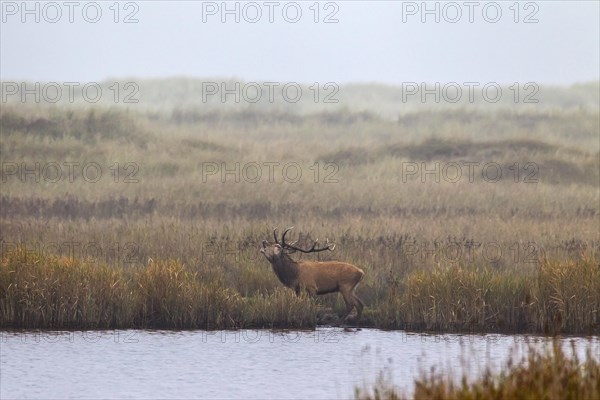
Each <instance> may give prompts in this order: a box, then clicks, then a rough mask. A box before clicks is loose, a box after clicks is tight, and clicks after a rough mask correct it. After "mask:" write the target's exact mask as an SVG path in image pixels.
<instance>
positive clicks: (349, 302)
mask: <svg viewBox="0 0 600 400" xmlns="http://www.w3.org/2000/svg"><path fill="white" fill-rule="evenodd" d="M340 293H341V294H342V297H343V298H344V302H345V303H346V312H345V313H344V316H343V317H341V318H340V321H341V322H344V321H345V320H346V318H348V315H350V313H351V312H352V309H353V308H354V307H355V303H354V299H353V295H352V292H351V291H349V290H340Z"/></svg>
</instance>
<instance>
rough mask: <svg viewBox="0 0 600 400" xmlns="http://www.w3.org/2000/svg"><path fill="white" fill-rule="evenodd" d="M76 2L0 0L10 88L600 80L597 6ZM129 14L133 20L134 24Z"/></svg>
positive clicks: (4, 77) (3, 57) (593, 3)
mask: <svg viewBox="0 0 600 400" xmlns="http://www.w3.org/2000/svg"><path fill="white" fill-rule="evenodd" d="M75 3H76V5H74V6H73V7H72V8H71V6H68V5H65V4H64V3H63V1H58V2H56V3H53V4H50V5H48V4H46V3H44V2H28V3H27V8H28V9H29V10H30V11H31V12H30V13H27V12H26V10H24V9H23V7H22V2H21V1H15V2H11V1H3V2H2V26H1V32H0V33H1V39H0V44H1V54H0V56H1V57H0V58H1V61H0V66H1V71H0V72H1V79H2V80H30V81H78V82H90V81H99V80H104V79H107V78H118V77H144V78H151V77H172V76H190V77H233V78H237V79H244V80H247V81H253V80H271V81H295V82H326V81H333V82H337V83H347V82H373V81H375V82H383V83H395V84H399V83H401V82H470V81H473V82H482V81H484V82H489V81H493V82H499V83H511V82H526V81H534V82H537V83H542V84H543V83H550V84H571V83H575V82H584V81H591V80H598V79H599V72H598V71H599V70H600V62H599V51H600V44H599V37H600V28H599V27H600V21H599V19H600V16H599V15H600V9H599V4H600V3H599V2H598V1H586V2H566V1H564V2H562V1H537V2H528V3H527V2H521V3H519V4H518V5H517V6H516V7H515V6H514V2H512V1H509V2H498V3H493V2H472V3H473V5H472V6H471V5H468V4H465V3H466V2H463V1H458V2H455V3H444V2H428V3H427V8H428V9H429V10H432V13H430V14H423V11H424V10H423V7H422V3H421V2H420V1H419V2H391V1H387V2H384V1H381V2H366V1H336V2H329V3H327V2H320V3H318V4H317V5H316V6H315V5H314V3H315V2H314V1H309V2H297V3H291V2H285V1H278V2H271V3H269V2H261V1H259V2H255V3H252V4H247V3H246V2H228V3H227V5H226V7H227V8H228V9H230V10H234V12H233V13H231V14H223V6H222V4H223V3H222V2H221V1H218V2H161V1H152V2H150V1H137V2H129V3H126V2H121V3H119V4H118V7H115V6H114V5H113V4H114V2H113V1H109V2H98V3H91V2H75ZM96 5H97V6H98V7H96ZM117 8H118V12H117ZM236 8H237V10H238V12H236V11H235V10H236ZM436 8H437V12H436ZM84 9H85V11H84ZM98 9H99V10H100V12H101V15H100V16H97V11H98ZM317 9H318V13H317V12H316V11H317ZM298 10H299V11H300V12H301V15H298V14H297V13H298ZM498 12H500V14H498ZM258 13H260V15H259V14H258ZM70 14H71V15H70ZM236 14H237V15H236ZM236 17H237V18H239V22H236V21H235V19H236ZM436 17H437V18H439V22H436ZM36 18H39V22H36ZM70 18H71V19H72V20H73V22H70V21H69V19H70ZM127 18H128V19H129V20H131V21H133V23H125V22H124V20H125V19H127ZM223 18H225V22H222V19H223ZM326 18H327V19H328V20H329V21H330V22H331V23H325V21H324V20H325V19H326ZM86 19H87V20H86ZM115 19H116V20H117V21H118V22H114V21H115ZM270 19H272V20H273V22H270V21H269V20H270ZM315 19H317V22H315ZM423 19H425V21H424V22H423ZM470 19H472V21H473V22H470V21H469V20H470ZM23 20H25V22H23ZM54 20H57V22H54V23H53V22H52V21H54ZM94 20H97V22H95V23H94V22H92V21H94ZM135 20H137V22H135ZM295 20H297V22H293V21H295ZM336 20H337V22H336ZM515 20H516V21H517V22H515ZM525 20H527V21H529V22H530V23H526V22H525ZM252 21H256V22H252ZM452 21H455V22H452ZM494 21H495V22H494Z"/></svg>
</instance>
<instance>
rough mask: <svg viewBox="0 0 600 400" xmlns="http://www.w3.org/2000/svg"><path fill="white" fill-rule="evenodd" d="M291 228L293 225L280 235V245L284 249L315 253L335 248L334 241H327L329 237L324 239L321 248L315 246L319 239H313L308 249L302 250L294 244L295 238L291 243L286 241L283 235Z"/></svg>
mask: <svg viewBox="0 0 600 400" xmlns="http://www.w3.org/2000/svg"><path fill="white" fill-rule="evenodd" d="M292 229H294V227H293V226H292V227H291V228H287V229H286V230H285V232H284V233H283V236H282V237H281V247H283V248H284V249H288V250H294V251H301V252H302V253H317V252H319V251H325V250H329V251H333V249H335V243H329V239H327V240H326V245H325V247H322V248H317V243H318V242H319V239H317V240H315V242H314V243H313V245H312V247H311V248H310V249H308V250H304V249H301V248H299V247H296V246H294V244H296V242H297V240H296V241H295V242H293V243H286V242H285V235H286V233H288V232H289V231H291V230H292Z"/></svg>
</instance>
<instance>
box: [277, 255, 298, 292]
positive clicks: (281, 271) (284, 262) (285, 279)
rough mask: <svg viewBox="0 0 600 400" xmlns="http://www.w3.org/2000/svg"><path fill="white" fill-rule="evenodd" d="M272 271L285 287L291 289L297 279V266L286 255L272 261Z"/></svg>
mask: <svg viewBox="0 0 600 400" xmlns="http://www.w3.org/2000/svg"><path fill="white" fill-rule="evenodd" d="M272 266H273V271H274V272H275V275H277V278H279V280H280V281H281V283H283V284H284V285H285V286H288V287H292V286H294V285H295V283H296V281H297V279H298V264H297V263H296V262H295V261H294V260H292V258H291V257H290V256H288V255H287V254H282V255H281V257H279V258H276V259H275V260H273V263H272Z"/></svg>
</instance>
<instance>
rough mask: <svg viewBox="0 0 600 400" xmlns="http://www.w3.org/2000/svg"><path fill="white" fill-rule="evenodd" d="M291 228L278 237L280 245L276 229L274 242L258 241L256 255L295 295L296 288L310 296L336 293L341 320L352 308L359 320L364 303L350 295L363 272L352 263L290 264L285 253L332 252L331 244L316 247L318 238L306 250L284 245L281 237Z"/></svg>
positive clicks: (290, 260) (311, 262)
mask: <svg viewBox="0 0 600 400" xmlns="http://www.w3.org/2000/svg"><path fill="white" fill-rule="evenodd" d="M291 229H292V228H288V229H286V231H285V232H283V235H282V236H281V242H279V240H277V228H275V229H274V230H273V237H274V238H275V243H269V242H267V241H266V240H263V242H262V248H261V249H260V252H261V253H263V254H264V255H265V257H266V258H267V260H269V262H270V263H271V265H272V266H273V272H275V275H277V278H279V280H280V281H281V283H283V284H284V285H285V286H287V287H289V288H292V289H294V290H295V291H296V294H297V295H299V294H300V288H301V287H303V288H305V289H306V290H307V291H308V292H309V293H310V294H312V295H315V294H317V295H319V294H326V293H335V292H340V293H341V294H342V296H343V298H344V302H345V303H346V314H345V315H344V316H343V318H341V321H344V320H345V319H346V318H348V315H350V312H351V311H352V308H356V319H357V320H359V319H360V316H361V313H362V310H363V307H364V303H363V302H362V300H361V299H359V298H358V296H357V295H356V294H355V293H354V291H355V289H356V285H358V283H359V282H360V280H361V279H362V277H363V275H364V274H365V273H364V272H363V270H361V269H360V268H358V267H355V266H354V265H352V264H347V263H343V262H339V261H325V262H318V261H307V260H301V261H294V260H292V258H291V257H290V256H289V253H293V252H295V251H300V252H302V253H316V252H319V251H325V250H329V251H333V249H334V248H335V244H333V243H331V244H330V243H329V240H327V243H326V245H325V246H324V247H321V248H317V242H318V241H319V240H318V239H317V240H316V241H315V242H314V244H313V245H312V247H311V248H310V249H308V250H304V249H301V248H299V247H296V246H294V244H295V243H296V242H293V243H291V244H290V243H286V242H285V235H286V234H287V233H288V232H289V231H290V230H291Z"/></svg>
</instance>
